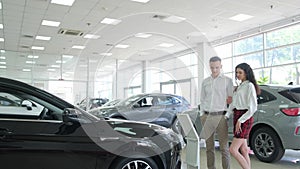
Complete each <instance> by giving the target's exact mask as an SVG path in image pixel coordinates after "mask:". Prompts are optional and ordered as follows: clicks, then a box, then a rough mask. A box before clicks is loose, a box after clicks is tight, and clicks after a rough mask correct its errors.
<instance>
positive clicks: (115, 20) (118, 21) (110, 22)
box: [101, 18, 121, 25]
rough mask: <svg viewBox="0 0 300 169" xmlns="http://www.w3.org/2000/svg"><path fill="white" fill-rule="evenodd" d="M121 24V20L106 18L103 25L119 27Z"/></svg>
mask: <svg viewBox="0 0 300 169" xmlns="http://www.w3.org/2000/svg"><path fill="white" fill-rule="evenodd" d="M120 22H121V20H118V19H113V18H104V19H103V20H102V21H101V23H103V24H108V25H117V24H119V23H120Z"/></svg>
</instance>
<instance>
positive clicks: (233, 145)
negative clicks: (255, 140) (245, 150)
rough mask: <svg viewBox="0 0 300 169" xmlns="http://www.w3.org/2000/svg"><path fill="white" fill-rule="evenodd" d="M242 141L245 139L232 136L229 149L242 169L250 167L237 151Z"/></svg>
mask: <svg viewBox="0 0 300 169" xmlns="http://www.w3.org/2000/svg"><path fill="white" fill-rule="evenodd" d="M244 143H245V139H239V138H233V140H232V143H231V145H230V148H229V151H230V153H231V155H232V156H233V157H234V158H235V159H236V160H237V161H238V163H239V164H240V165H241V166H242V168H243V169H250V166H249V163H248V162H247V160H246V159H245V157H244V156H243V155H242V154H241V153H240V151H239V149H240V148H241V147H242V146H243V144H244ZM249 161H250V160H249Z"/></svg>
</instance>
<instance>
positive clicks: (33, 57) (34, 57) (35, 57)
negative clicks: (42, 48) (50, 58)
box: [27, 55, 39, 59]
mask: <svg viewBox="0 0 300 169" xmlns="http://www.w3.org/2000/svg"><path fill="white" fill-rule="evenodd" d="M27 57H28V58H30V59H37V58H39V56H37V55H35V56H33V55H28V56H27Z"/></svg>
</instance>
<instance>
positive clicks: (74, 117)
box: [62, 108, 79, 124]
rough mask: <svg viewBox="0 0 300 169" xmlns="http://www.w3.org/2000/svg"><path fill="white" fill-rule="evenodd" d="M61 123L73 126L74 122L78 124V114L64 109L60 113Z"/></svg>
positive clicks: (70, 109)
mask: <svg viewBox="0 0 300 169" xmlns="http://www.w3.org/2000/svg"><path fill="white" fill-rule="evenodd" d="M62 119H63V122H65V123H67V124H73V123H74V122H78V121H79V120H78V113H77V112H76V109H72V108H66V109H65V110H64V112H63V113H62Z"/></svg>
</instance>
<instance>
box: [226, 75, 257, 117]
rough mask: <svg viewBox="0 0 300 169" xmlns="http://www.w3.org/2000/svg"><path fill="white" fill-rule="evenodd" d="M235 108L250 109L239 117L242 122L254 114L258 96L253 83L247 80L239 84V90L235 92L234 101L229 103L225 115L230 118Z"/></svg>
mask: <svg viewBox="0 0 300 169" xmlns="http://www.w3.org/2000/svg"><path fill="white" fill-rule="evenodd" d="M234 108H236V109H237V110H245V109H247V110H248V111H247V112H246V113H245V114H243V115H242V116H241V117H240V118H239V119H238V121H239V122H241V123H244V122H245V121H246V120H248V119H249V118H251V117H252V116H253V114H254V113H255V111H256V110H257V96H256V90H255V87H254V85H253V83H251V82H249V81H248V80H246V81H244V82H242V83H241V84H240V86H238V88H237V90H236V91H235V92H234V93H233V97H232V103H231V104H230V105H229V108H228V111H227V113H226V115H225V116H227V117H228V118H229V116H230V115H231V114H232V113H233V109H234Z"/></svg>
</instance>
